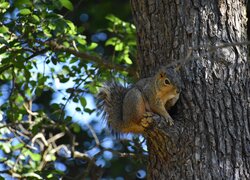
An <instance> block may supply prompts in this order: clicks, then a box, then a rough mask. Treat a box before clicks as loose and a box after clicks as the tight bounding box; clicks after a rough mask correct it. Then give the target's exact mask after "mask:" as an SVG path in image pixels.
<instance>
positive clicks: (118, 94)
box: [97, 69, 179, 133]
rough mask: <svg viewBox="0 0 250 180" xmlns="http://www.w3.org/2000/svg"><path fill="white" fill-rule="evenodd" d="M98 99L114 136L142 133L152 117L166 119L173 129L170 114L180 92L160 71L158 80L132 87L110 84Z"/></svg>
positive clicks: (100, 108)
mask: <svg viewBox="0 0 250 180" xmlns="http://www.w3.org/2000/svg"><path fill="white" fill-rule="evenodd" d="M97 99H98V102H97V103H98V104H97V108H98V109H99V110H100V111H101V112H103V116H104V118H105V119H106V120H107V122H108V125H109V126H110V127H111V129H112V130H113V131H114V132H121V133H130V132H132V133H142V132H143V131H144V129H145V122H147V120H148V119H147V118H149V116H150V113H156V114H158V115H160V116H162V117H164V119H165V120H166V121H167V122H168V123H169V125H173V119H172V118H171V116H170V115H169V113H168V111H167V110H168V109H169V108H170V107H172V106H173V105H174V104H175V103H176V101H177V100H178V99H179V90H178V89H177V87H176V86H175V85H173V84H172V83H171V82H170V80H169V79H168V78H167V73H166V72H165V71H164V70H163V69H160V70H159V72H157V73H156V74H155V76H153V77H149V78H144V79H141V80H139V81H138V82H137V83H135V84H134V85H133V86H131V87H123V86H122V85H121V84H118V83H114V82H113V83H107V84H106V85H105V86H104V87H103V88H102V89H101V90H100V92H99V94H98V96H97ZM151 115H152V114H151ZM143 123H144V125H143Z"/></svg>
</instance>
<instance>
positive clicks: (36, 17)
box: [32, 14, 40, 23]
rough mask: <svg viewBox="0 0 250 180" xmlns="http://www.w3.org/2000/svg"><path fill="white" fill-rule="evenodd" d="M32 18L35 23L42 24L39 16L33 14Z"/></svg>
mask: <svg viewBox="0 0 250 180" xmlns="http://www.w3.org/2000/svg"><path fill="white" fill-rule="evenodd" d="M32 18H33V20H34V22H36V23H38V22H40V18H39V17H38V16H37V15H35V14H33V15H32Z"/></svg>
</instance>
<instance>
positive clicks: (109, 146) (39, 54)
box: [0, 0, 145, 179]
mask: <svg viewBox="0 0 250 180" xmlns="http://www.w3.org/2000/svg"><path fill="white" fill-rule="evenodd" d="M90 4H91V3H90ZM77 5H78V6H79V3H77V2H76V3H72V2H71V1H70V0H59V1H56V0H44V1H37V0H33V1H32V0H12V1H5V0H0V62H1V64H0V87H1V91H0V96H1V98H0V103H1V111H0V141H1V143H0V163H1V165H2V166H3V168H2V169H0V171H1V174H3V175H1V176H2V177H7V176H8V175H10V176H12V177H15V178H26V179H57V178H59V177H63V176H65V177H72V178H80V177H91V174H92V175H93V173H91V172H92V171H95V172H102V173H101V174H103V172H104V170H103V169H104V168H100V167H98V165H102V166H103V167H105V168H106V175H105V176H106V177H111V176H113V177H117V176H118V175H120V174H121V172H124V168H125V167H124V166H122V165H121V162H122V164H126V165H127V172H134V174H136V173H137V177H140V176H141V174H143V172H144V171H143V170H140V169H143V166H142V164H140V163H138V162H135V161H134V162H131V161H129V160H128V159H122V160H120V159H118V158H117V157H119V156H121V155H122V154H121V153H120V152H121V151H123V152H133V153H139V152H140V153H141V152H143V151H144V150H143V149H142V148H141V146H140V145H138V144H140V143H141V142H140V140H139V139H138V138H136V139H135V140H134V141H133V142H131V141H124V143H123V145H121V144H119V143H117V142H115V143H114V142H113V141H111V138H110V137H109V136H108V135H107V134H106V133H105V131H104V130H103V128H102V126H101V125H100V123H99V122H97V121H95V118H94V119H92V121H89V120H88V118H90V117H92V118H93V117H95V116H90V115H91V114H93V113H94V112H95V109H94V107H93V106H91V98H88V97H90V95H91V94H92V95H93V94H96V93H97V91H98V88H99V87H100V86H101V85H102V83H103V82H104V81H107V80H110V79H111V78H113V79H116V80H118V81H121V80H123V79H124V77H125V76H127V74H128V73H131V72H133V71H132V70H131V69H132V68H131V67H132V66H131V65H132V64H133V59H135V47H136V43H135V27H134V25H132V24H131V23H128V22H124V21H122V20H121V19H119V18H118V17H116V16H114V15H111V14H109V15H107V16H106V18H105V19H104V18H103V21H107V22H108V24H109V26H108V27H105V28H103V29H102V30H97V29H96V31H95V32H90V31H89V29H88V26H87V24H88V22H86V21H87V20H86V19H88V15H87V14H83V16H81V19H83V21H84V22H82V23H81V24H80V25H76V23H75V22H73V21H71V20H69V18H67V16H66V14H67V13H70V11H74V8H75V6H77ZM92 103H93V102H92ZM68 111H69V112H71V113H68ZM72 112H73V113H72ZM74 114H80V115H81V116H80V117H81V119H80V121H78V120H79V119H77V118H76V117H75V116H74ZM94 114H95V113H94ZM77 117H78V118H79V116H77ZM84 119H85V121H84ZM83 122H84V123H83ZM117 148H118V149H119V150H120V151H117ZM123 155H124V154H123ZM115 157H116V158H115ZM111 160H112V164H113V165H110V163H108V161H111ZM131 167H132V168H131ZM119 172H120V174H119ZM97 174H98V173H97ZM132 174H133V173H132ZM144 174H145V173H144ZM123 175H124V176H127V177H129V175H125V174H123ZM103 176H104V175H103ZM132 177H133V176H132Z"/></svg>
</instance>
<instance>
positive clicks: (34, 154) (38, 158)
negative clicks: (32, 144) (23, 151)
mask: <svg viewBox="0 0 250 180" xmlns="http://www.w3.org/2000/svg"><path fill="white" fill-rule="evenodd" d="M29 155H30V158H31V159H32V160H33V161H40V160H41V155H40V154H36V153H33V152H31V151H30V152H29Z"/></svg>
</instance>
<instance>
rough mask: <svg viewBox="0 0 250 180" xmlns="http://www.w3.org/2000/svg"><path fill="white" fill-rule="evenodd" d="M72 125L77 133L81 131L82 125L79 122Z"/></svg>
mask: <svg viewBox="0 0 250 180" xmlns="http://www.w3.org/2000/svg"><path fill="white" fill-rule="evenodd" d="M71 127H72V128H73V131H74V132H75V133H79V132H80V131H81V127H80V126H79V125H78V124H71Z"/></svg>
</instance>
